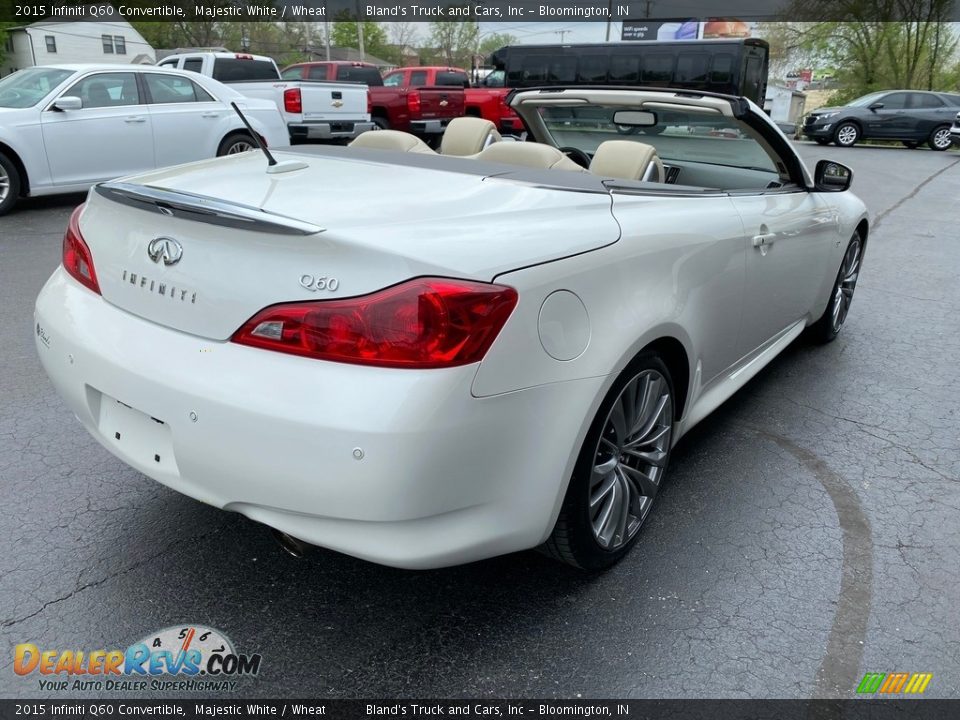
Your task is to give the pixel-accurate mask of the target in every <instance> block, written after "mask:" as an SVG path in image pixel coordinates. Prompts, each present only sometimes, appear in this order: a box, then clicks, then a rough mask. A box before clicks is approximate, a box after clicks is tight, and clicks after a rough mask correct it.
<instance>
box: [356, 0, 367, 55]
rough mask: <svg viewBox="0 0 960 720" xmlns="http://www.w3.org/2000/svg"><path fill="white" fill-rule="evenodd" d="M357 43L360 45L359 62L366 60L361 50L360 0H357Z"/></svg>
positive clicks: (361, 20) (361, 21)
mask: <svg viewBox="0 0 960 720" xmlns="http://www.w3.org/2000/svg"><path fill="white" fill-rule="evenodd" d="M357 43H358V44H359V45H360V47H359V48H358V49H359V50H360V62H363V61H364V60H366V58H367V55H366V53H365V52H364V50H363V18H362V17H361V15H360V0H357Z"/></svg>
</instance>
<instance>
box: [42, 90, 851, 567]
mask: <svg viewBox="0 0 960 720" xmlns="http://www.w3.org/2000/svg"><path fill="white" fill-rule="evenodd" d="M512 106H513V107H514V108H515V109H516V110H517V111H518V113H519V114H520V116H521V117H522V118H523V120H524V122H525V124H526V126H527V128H528V129H529V131H530V134H531V136H532V138H533V140H535V141H528V142H508V141H506V140H501V139H500V138H499V137H498V136H497V134H496V131H495V130H494V128H493V126H492V124H491V123H487V121H484V120H479V119H475V118H463V119H458V120H456V121H454V122H452V123H451V124H450V127H449V128H448V130H447V134H446V136H445V138H444V144H443V146H442V148H441V153H440V154H437V153H434V152H433V151H432V150H431V149H430V148H427V147H426V146H425V145H424V144H423V143H422V142H421V141H420V140H418V139H417V138H415V137H413V136H409V135H406V134H405V133H400V132H394V131H380V132H376V133H366V134H364V135H361V136H360V137H359V138H358V139H357V140H356V141H355V142H354V143H353V145H352V146H351V147H346V148H344V147H312V148H305V149H303V150H302V151H299V152H292V151H284V152H281V153H277V158H276V160H277V161H278V162H276V164H271V162H270V159H266V160H265V158H264V157H263V155H261V154H260V153H259V152H250V153H244V154H242V155H235V156H232V157H228V158H221V159H217V160H210V161H207V162H202V163H196V164H193V165H187V166H184V167H180V168H175V169H170V170H165V171H160V172H154V173H148V174H145V175H142V176H140V177H135V178H130V179H127V180H125V181H123V182H110V183H104V184H100V185H98V186H96V187H95V188H94V189H93V190H91V192H90V194H89V197H88V200H87V202H86V204H85V205H84V206H82V207H81V208H78V210H77V211H76V212H75V213H74V215H73V217H72V218H71V220H70V223H69V227H68V228H67V231H66V236H65V238H64V245H63V247H64V254H63V263H62V266H60V267H58V268H57V270H56V271H55V272H54V273H53V275H52V277H51V278H50V279H49V281H48V282H47V284H46V285H45V287H44V288H43V290H42V292H41V293H40V296H39V298H38V300H37V305H36V314H35V319H36V342H37V348H38V352H39V355H40V358H41V361H42V363H43V365H44V367H45V368H46V371H47V373H48V374H49V376H50V378H51V379H52V381H53V384H54V386H55V387H56V389H57V391H58V392H59V393H60V394H61V395H62V397H63V398H64V399H65V401H66V403H67V404H68V405H69V407H70V408H71V409H72V410H73V412H74V413H75V414H76V416H77V418H79V420H80V422H81V423H83V425H84V426H85V427H86V428H87V430H88V431H89V432H90V433H91V435H92V436H93V437H94V438H96V440H97V441H99V442H100V443H102V444H103V445H104V446H105V447H106V448H107V449H109V450H110V451H111V452H112V453H114V454H115V455H117V456H118V457H119V458H121V459H122V460H123V461H124V462H126V463H128V464H129V465H130V466H132V467H134V468H136V469H137V470H139V471H140V472H142V473H144V474H145V475H148V476H149V477H151V478H153V479H155V480H157V481H159V482H161V483H163V484H165V485H167V486H169V487H171V488H173V489H175V490H178V491H179V492H182V493H184V494H186V495H189V496H191V497H193V498H196V499H198V500H201V501H203V502H205V503H209V504H211V505H214V506H216V507H219V508H223V509H225V510H230V511H235V512H239V513H242V514H244V515H246V516H248V517H250V518H253V519H254V520H257V521H259V522H261V523H264V524H266V525H268V526H271V527H272V528H275V529H276V530H277V532H278V533H279V534H280V538H281V540H282V543H283V544H284V546H285V547H286V548H288V549H291V550H294V551H299V550H300V549H301V548H302V545H303V543H309V544H314V545H321V546H324V547H327V548H332V549H335V550H339V551H342V552H345V553H349V554H352V555H355V556H359V557H362V558H366V559H369V560H373V561H376V562H380V563H385V564H388V565H395V566H400V567H408V568H427V567H438V566H443V565H450V564H455V563H463V562H469V561H472V560H477V559H480V558H485V557H490V556H494V555H498V554H502V553H508V552H512V551H517V550H523V549H526V548H533V547H537V546H541V547H544V548H545V549H547V550H548V551H549V552H550V553H551V554H553V555H554V556H556V557H557V558H559V559H561V560H563V561H565V562H568V563H570V564H572V565H575V566H577V567H580V568H586V569H599V568H603V567H607V566H609V565H611V564H613V563H614V562H616V561H617V560H619V559H620V558H622V557H623V556H624V554H626V553H627V552H628V551H629V549H630V548H631V547H632V546H633V545H634V544H635V543H636V541H637V538H638V535H639V531H640V528H641V526H642V524H643V522H644V520H645V519H646V518H647V516H648V514H649V512H650V509H651V507H652V506H653V503H654V500H655V498H656V495H657V492H658V489H659V488H660V486H661V483H662V482H663V480H664V474H665V472H666V469H667V465H668V463H669V459H670V451H671V448H672V447H673V446H674V445H675V443H676V442H677V441H678V440H679V439H680V437H681V436H683V434H684V433H686V432H687V431H688V430H689V429H690V428H691V427H693V426H694V425H695V424H696V423H697V422H698V421H700V420H701V419H703V418H704V417H705V416H706V415H707V414H708V413H710V412H711V411H712V410H714V409H715V408H716V407H717V406H718V405H720V403H722V402H723V401H724V400H725V399H726V398H728V397H730V396H731V395H732V394H733V393H734V392H736V391H737V390H738V389H739V388H741V387H742V386H743V385H744V384H745V383H747V382H748V381H749V380H750V378H752V377H753V376H754V375H755V374H756V373H757V372H758V371H759V370H760V369H761V368H762V367H764V366H765V365H766V364H767V363H768V362H770V360H771V359H772V358H773V357H774V356H775V355H777V354H778V353H779V352H781V351H782V350H783V349H784V348H785V347H787V346H788V345H789V344H790V343H791V342H792V341H793V340H794V339H796V338H797V337H798V336H799V335H800V334H801V333H802V332H804V330H806V331H807V332H808V333H809V334H810V335H811V336H812V337H813V338H814V339H816V340H818V341H820V342H826V341H829V340H832V339H833V338H834V337H835V336H836V335H837V333H838V332H839V331H840V329H841V327H842V326H843V324H844V321H845V320H846V318H847V313H848V310H849V308H850V302H851V300H852V297H853V292H854V289H855V287H856V283H857V278H858V277H859V272H860V266H861V261H862V257H863V252H864V248H865V247H866V245H867V240H868V219H867V214H866V210H865V208H864V205H863V203H862V202H861V201H860V200H859V199H857V198H856V197H855V196H854V195H852V194H851V193H850V192H849V191H848V187H849V185H850V182H851V178H852V176H851V173H850V171H849V170H848V169H847V168H845V167H843V166H842V165H839V164H837V163H832V162H829V161H822V162H821V163H819V164H818V166H817V169H816V171H815V173H814V174H813V175H812V176H811V174H810V173H809V172H808V171H807V169H806V168H805V167H804V164H803V162H802V161H801V160H800V158H799V156H798V155H797V154H796V153H795V152H794V150H793V148H792V147H791V145H790V143H789V142H788V141H787V139H786V138H785V137H784V136H783V134H782V133H780V131H779V130H778V129H777V128H776V126H774V125H773V124H772V123H771V122H770V120H769V119H768V118H767V117H766V116H765V115H764V114H763V112H762V111H761V110H760V109H759V108H757V107H756V106H755V105H753V104H751V103H749V102H747V101H746V100H743V99H740V98H733V97H725V96H718V95H709V94H695V93H691V92H689V91H686V92H683V93H675V92H672V91H669V90H658V91H649V90H632V91H622V90H590V89H570V90H564V89H559V88H551V89H550V90H549V91H538V90H531V91H525V92H520V93H518V94H516V95H515V96H514V97H513V98H512ZM691 128H692V130H691ZM558 145H562V146H563V147H564V148H565V151H561V150H560V149H559V148H558V147H557V146H558ZM571 158H572V160H571ZM578 162H579V164H578ZM584 165H585V166H586V167H583V166H584Z"/></svg>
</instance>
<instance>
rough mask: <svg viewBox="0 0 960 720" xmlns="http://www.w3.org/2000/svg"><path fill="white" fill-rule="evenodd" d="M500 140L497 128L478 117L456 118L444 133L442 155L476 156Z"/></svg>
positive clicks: (441, 142) (441, 143)
mask: <svg viewBox="0 0 960 720" xmlns="http://www.w3.org/2000/svg"><path fill="white" fill-rule="evenodd" d="M499 140H500V133H498V132H497V126H496V125H494V124H493V123H492V122H490V121H489V120H484V119H483V118H478V117H458V118H454V119H453V120H451V121H450V123H449V124H448V125H447V127H446V129H445V130H444V131H443V139H442V140H441V141H440V154H441V155H458V156H460V157H463V156H466V155H476V154H477V153H478V152H480V151H481V150H483V149H484V148H485V147H487V145H489V144H490V143H495V142H498V141H499Z"/></svg>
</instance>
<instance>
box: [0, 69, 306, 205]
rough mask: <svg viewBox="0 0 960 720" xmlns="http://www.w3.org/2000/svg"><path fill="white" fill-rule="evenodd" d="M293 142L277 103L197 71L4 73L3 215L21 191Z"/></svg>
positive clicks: (83, 185) (62, 187)
mask: <svg viewBox="0 0 960 720" xmlns="http://www.w3.org/2000/svg"><path fill="white" fill-rule="evenodd" d="M231 102H236V103H238V104H239V105H240V107H241V108H242V109H243V111H244V112H245V113H246V115H247V116H248V118H249V120H250V124H251V125H253V127H254V129H255V130H256V132H257V133H258V134H260V136H261V137H262V138H264V140H265V141H266V142H267V144H268V145H271V146H275V145H289V144H290V141H289V138H288V135H287V128H286V126H285V125H284V123H283V118H282V117H281V116H280V113H279V111H278V110H277V107H276V105H275V104H273V103H272V102H269V101H267V100H254V99H252V98H245V97H243V96H242V95H240V94H239V93H238V92H236V91H235V90H232V89H230V88H228V87H227V86H226V85H223V84H222V83H219V82H217V81H216V80H213V79H211V78H205V77H202V76H200V75H197V74H196V73H188V72H182V71H178V70H168V69H164V68H156V67H148V66H144V65H103V64H101V65H56V66H44V67H35V68H29V69H27V70H21V71H20V72H16V73H13V74H12V75H8V76H7V77H5V78H3V79H2V80H0V215H3V214H4V213H7V212H9V211H10V210H11V209H12V208H13V206H14V205H15V204H16V202H17V199H18V198H20V197H28V196H36V195H52V194H55V193H69V192H77V191H80V190H86V189H87V188H89V187H90V186H91V185H93V184H94V183H97V182H100V181H102V180H109V179H111V178H115V177H120V176H121V175H130V174H133V173H138V172H145V171H147V170H153V169H156V168H158V167H163V166H165V165H177V164H178V163H185V162H192V161H194V160H202V159H204V158H211V157H214V156H216V155H227V154H229V153H236V152H243V151H246V150H249V149H250V148H252V147H254V143H253V138H252V137H251V136H250V133H249V131H248V130H247V129H246V128H245V127H244V125H243V123H242V122H241V121H240V118H238V117H237V115H236V113H234V111H233V109H232V108H231V107H230V105H229V103H231Z"/></svg>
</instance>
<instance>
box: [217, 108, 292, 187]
mask: <svg viewBox="0 0 960 720" xmlns="http://www.w3.org/2000/svg"><path fill="white" fill-rule="evenodd" d="M230 107H232V108H233V111H234V112H235V113H236V114H237V115H239V116H240V119H241V120H242V121H243V124H244V125H246V126H247V130H249V131H250V137H252V138H253V141H254V142H255V143H256V144H257V147H258V148H260V150H261V151H262V152H263V154H264V155H266V156H267V172H268V173H271V174H273V173H282V172H290V171H291V170H302V169H303V168H305V167H309V166H308V165H307V163H305V162H302V161H300V160H285V161H284V162H282V163H281V162H277V159H276V158H275V157H274V156H273V154H272V153H271V152H270V151H269V150H267V146H266V145H264V143H263V140H261V139H260V135H259V134H258V133H257V131H256V130H254V129H253V127H252V126H251V125H250V121H249V120H247V118H246V116H244V114H243V113H242V112H240V108H239V107H237V104H236V103H235V102H231V103H230Z"/></svg>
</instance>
